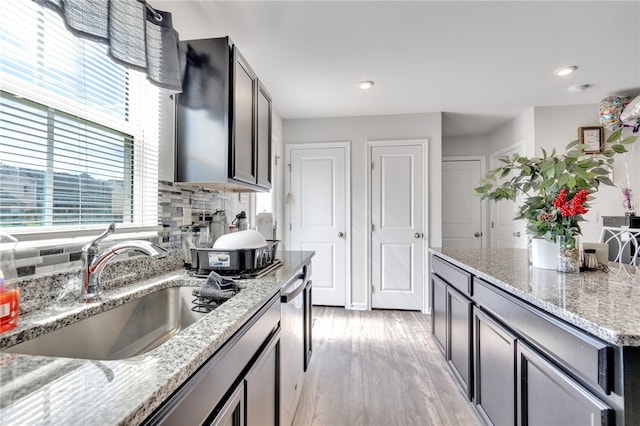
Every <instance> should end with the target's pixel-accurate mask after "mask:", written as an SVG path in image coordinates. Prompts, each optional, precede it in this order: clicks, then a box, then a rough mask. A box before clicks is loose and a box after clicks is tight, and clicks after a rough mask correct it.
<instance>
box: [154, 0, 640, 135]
mask: <svg viewBox="0 0 640 426" xmlns="http://www.w3.org/2000/svg"><path fill="white" fill-rule="evenodd" d="M151 3H152V4H153V5H154V6H155V7H157V8H158V9H161V10H166V11H169V12H172V14H173V20H174V27H175V28H176V29H177V30H178V32H179V33H180V39H181V40H188V39H196V38H208V37H218V36H225V35H229V36H230V37H231V39H232V40H233V42H234V43H235V44H236V45H237V46H238V48H239V49H240V51H241V52H242V54H243V55H244V56H245V58H246V59H247V61H248V62H249V63H250V64H251V66H252V68H253V70H254V71H255V72H256V74H257V75H258V76H259V78H260V79H261V80H262V81H263V82H264V84H265V86H266V87H267V88H268V90H269V92H270V93H271V95H272V97H273V99H274V108H275V110H276V111H277V112H278V114H279V115H280V116H281V117H282V118H284V119H293V118H319V117H342V116H358V115H379V114H406V113H421V112H437V111H442V112H444V113H445V114H444V115H443V134H444V135H445V136H463V135H478V134H480V135H482V134H487V133H488V132H490V131H492V130H494V129H495V128H496V127H498V126H499V125H501V124H503V123H504V122H506V121H507V120H509V119H511V118H513V117H515V116H517V115H518V114H520V113H521V112H523V111H525V110H526V109H528V108H531V107H532V106H551V105H573V104H591V103H594V104H596V103H598V102H600V100H602V99H603V98H605V97H606V96H609V95H614V94H622V95H635V94H638V93H640V0H633V1H619V2H616V1H608V0H604V1H564V2H561V1H553V2H552V1H526V2H525V1H493V2H489V1H439V2H436V1H410V2H403V1H340V2H332V1H280V2H272V1H255V2H248V1H230V2H220V1H187V0H183V1H175V0H174V1H166V0H152V1H151ZM563 65H577V66H578V67H579V69H578V71H577V72H575V73H574V74H572V75H570V76H568V77H564V78H560V77H556V76H555V75H553V73H552V72H553V70H555V69H557V68H559V67H561V66H563ZM361 80H374V81H375V83H376V84H375V86H374V87H373V88H372V89H370V90H368V91H363V90H361V89H359V88H358V87H357V86H356V85H357V83H358V82H359V81H361ZM576 84H591V85H592V87H591V88H589V89H588V90H586V91H584V92H582V93H578V94H569V93H568V92H567V89H568V88H569V87H570V86H573V85H576Z"/></svg>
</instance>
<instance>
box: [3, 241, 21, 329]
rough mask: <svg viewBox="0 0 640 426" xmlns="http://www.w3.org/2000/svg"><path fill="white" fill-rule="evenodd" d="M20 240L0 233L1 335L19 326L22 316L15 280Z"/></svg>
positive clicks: (18, 291)
mask: <svg viewBox="0 0 640 426" xmlns="http://www.w3.org/2000/svg"><path fill="white" fill-rule="evenodd" d="M17 241H18V240H16V239H15V238H14V237H13V236H11V235H9V234H7V233H4V232H0V333H2V332H5V331H7V330H11V329H12V328H14V327H15V326H16V325H17V324H18V317H19V315H20V290H19V289H18V286H17V284H16V280H15V278H16V277H17V274H16V265H15V261H14V258H15V254H14V253H15V246H16V243H17Z"/></svg>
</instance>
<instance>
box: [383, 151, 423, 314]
mask: <svg viewBox="0 0 640 426" xmlns="http://www.w3.org/2000/svg"><path fill="white" fill-rule="evenodd" d="M371 160H372V170H371V225H372V227H371V283H372V295H371V307H372V308H387V309H412V310H420V309H422V300H423V288H424V283H423V277H424V270H423V268H424V243H423V241H424V231H425V230H424V207H423V185H425V179H424V177H425V176H424V174H423V146H422V145H393V146H388V145H387V146H371Z"/></svg>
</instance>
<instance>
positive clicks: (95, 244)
mask: <svg viewBox="0 0 640 426" xmlns="http://www.w3.org/2000/svg"><path fill="white" fill-rule="evenodd" d="M114 232H116V224H115V223H112V224H110V225H109V226H108V227H107V229H106V230H105V231H104V232H103V233H102V234H100V235H99V236H98V237H97V238H96V239H95V240H93V241H91V242H90V243H89V244H87V245H86V246H84V250H87V249H89V248H91V247H93V248H97V247H98V243H99V242H100V241H102V240H104V239H105V238H107V237H108V236H109V235H111V234H113V233H114Z"/></svg>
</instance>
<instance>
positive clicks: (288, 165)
mask: <svg viewBox="0 0 640 426" xmlns="http://www.w3.org/2000/svg"><path fill="white" fill-rule="evenodd" d="M287 167H289V173H291V163H288V164H287Z"/></svg>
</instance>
